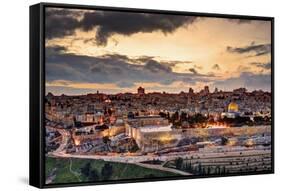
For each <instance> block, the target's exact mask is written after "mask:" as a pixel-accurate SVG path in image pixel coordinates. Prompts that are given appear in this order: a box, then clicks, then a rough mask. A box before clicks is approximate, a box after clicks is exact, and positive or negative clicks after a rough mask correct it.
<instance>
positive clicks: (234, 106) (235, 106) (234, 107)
mask: <svg viewBox="0 0 281 191" xmlns="http://www.w3.org/2000/svg"><path fill="white" fill-rule="evenodd" d="M238 109H239V107H238V104H237V103H235V102H231V103H230V104H229V105H228V112H238Z"/></svg>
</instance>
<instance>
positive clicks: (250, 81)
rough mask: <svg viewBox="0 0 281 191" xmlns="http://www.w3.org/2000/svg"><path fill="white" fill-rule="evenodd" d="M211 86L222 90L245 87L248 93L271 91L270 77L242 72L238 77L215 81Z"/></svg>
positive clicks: (268, 75)
mask: <svg viewBox="0 0 281 191" xmlns="http://www.w3.org/2000/svg"><path fill="white" fill-rule="evenodd" d="M213 85H214V87H218V88H219V89H222V90H225V89H236V88H240V87H246V88H247V89H248V90H250V91H252V90H258V89H262V90H267V91H271V75H270V74H254V73H251V72H242V73H241V74H240V76H239V77H234V78H228V79H226V80H221V81H217V82H215V83H214V84H213Z"/></svg>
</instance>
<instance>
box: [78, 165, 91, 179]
mask: <svg viewBox="0 0 281 191" xmlns="http://www.w3.org/2000/svg"><path fill="white" fill-rule="evenodd" d="M80 170H81V173H82V174H83V175H84V176H86V177H89V175H90V170H91V163H89V162H88V163H86V164H85V165H84V166H83V167H82V168H81V169H80Z"/></svg>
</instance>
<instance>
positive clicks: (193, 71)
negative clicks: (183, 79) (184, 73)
mask: <svg viewBox="0 0 281 191" xmlns="http://www.w3.org/2000/svg"><path fill="white" fill-rule="evenodd" d="M189 71H190V72H191V73H193V74H198V72H197V70H196V69H195V68H190V69H189Z"/></svg>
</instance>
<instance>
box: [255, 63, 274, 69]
mask: <svg viewBox="0 0 281 191" xmlns="http://www.w3.org/2000/svg"><path fill="white" fill-rule="evenodd" d="M251 64H252V65H254V66H256V67H258V68H262V69H266V70H270V69H271V63H270V62H268V63H260V62H252V63H251Z"/></svg>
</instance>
